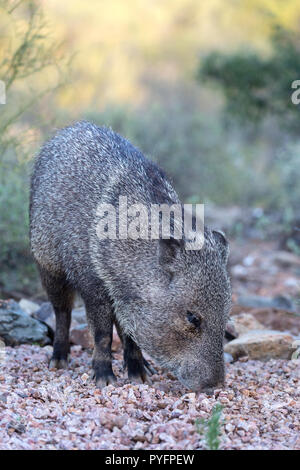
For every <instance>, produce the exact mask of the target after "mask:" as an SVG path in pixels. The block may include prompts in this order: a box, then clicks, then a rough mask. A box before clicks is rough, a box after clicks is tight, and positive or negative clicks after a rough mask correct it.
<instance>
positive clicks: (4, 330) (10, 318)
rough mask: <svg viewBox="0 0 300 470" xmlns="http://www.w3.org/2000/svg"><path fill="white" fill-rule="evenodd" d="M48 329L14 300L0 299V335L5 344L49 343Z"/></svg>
mask: <svg viewBox="0 0 300 470" xmlns="http://www.w3.org/2000/svg"><path fill="white" fill-rule="evenodd" d="M47 333H48V329H47V327H46V326H45V325H43V324H42V323H40V322H39V321H38V320H36V319H35V318H32V317H31V316H30V315H28V314H27V313H25V312H24V311H23V310H22V309H21V307H20V306H19V304H18V303H17V302H15V301H14V300H0V336H1V337H2V338H3V339H4V341H5V343H6V345H9V346H14V345H17V344H22V343H38V344H41V345H45V344H49V342H50V340H49V338H48V335H47Z"/></svg>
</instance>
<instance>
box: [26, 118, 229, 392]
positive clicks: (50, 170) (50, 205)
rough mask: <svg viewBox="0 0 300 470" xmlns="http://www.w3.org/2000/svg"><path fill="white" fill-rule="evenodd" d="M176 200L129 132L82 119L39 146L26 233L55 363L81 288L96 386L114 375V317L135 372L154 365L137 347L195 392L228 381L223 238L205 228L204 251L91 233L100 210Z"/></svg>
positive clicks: (63, 357)
mask: <svg viewBox="0 0 300 470" xmlns="http://www.w3.org/2000/svg"><path fill="white" fill-rule="evenodd" d="M119 196H127V198H128V204H133V203H142V204H145V205H146V206H147V207H149V206H150V204H153V203H156V204H162V203H166V204H173V203H177V204H180V200H179V198H178V196H177V194H176V192H175V190H174V189H173V187H172V185H171V183H170V182H169V181H168V179H167V178H166V176H165V175H164V173H163V172H162V171H161V170H160V169H159V168H158V167H157V166H156V165H155V164H154V163H153V162H151V161H150V160H148V159H146V158H145V157H144V156H143V155H142V154H141V152H140V151H139V150H137V149H136V148H135V147H134V146H133V145H131V144H130V143H129V142H128V141H127V140H126V139H124V138H123V137H121V136H120V135H118V134H116V133H115V132H113V131H112V130H110V129H107V128H105V127H97V126H95V125H93V124H91V123H89V122H79V123H76V124H74V125H73V126H70V127H67V128H65V129H62V130H60V131H58V132H57V133H56V135H55V136H54V137H53V138H52V139H50V140H49V141H48V142H46V143H45V145H44V146H43V147H42V149H41V151H40V153H39V155H38V156H37V158H36V160H35V165H34V171H33V175H32V181H31V197H30V238H31V248H32V253H33V256H34V258H35V260H36V262H37V265H38V267H39V270H40V274H41V279H42V283H43V285H44V287H45V289H46V291H47V293H48V296H49V299H50V301H51V302H52V304H53V307H54V310H55V314H56V334H55V340H54V350H53V357H52V360H51V367H58V368H59V367H66V365H67V356H68V351H69V327H70V319H71V311H72V301H73V295H74V293H75V292H78V293H79V294H80V295H81V297H82V299H83V301H84V303H85V307H86V312H87V319H88V323H89V326H90V329H91V331H92V333H93V335H94V342H95V347H94V353H93V370H94V374H95V377H96V382H97V384H98V386H100V387H101V386H105V385H106V384H108V383H111V382H113V381H114V380H115V377H114V374H113V371H112V366H111V337H112V328H113V324H114V323H115V324H116V326H117V329H118V332H119V335H120V336H121V339H122V342H123V346H124V361H125V366H126V367H127V369H128V375H129V377H130V378H132V379H141V380H145V375H146V372H148V371H149V370H151V367H150V365H149V364H148V363H147V361H145V359H144V358H143V355H142V352H141V350H144V351H145V352H147V353H148V354H149V355H150V356H151V357H153V359H154V360H156V361H157V362H158V363H159V364H160V365H162V366H163V367H166V368H167V369H169V370H170V371H171V372H172V373H174V374H175V375H176V376H177V377H178V379H179V380H180V381H181V382H182V383H183V384H184V385H186V386H187V387H188V388H190V389H192V390H207V389H211V388H213V387H216V386H220V385H221V384H223V382H224V360H223V338H224V331H225V325H226V322H227V318H228V314H229V309H230V303H231V289H230V282H229V277H228V274H227V269H226V264H227V257H228V243H227V241H226V239H225V237H224V235H223V234H222V233H220V232H216V231H212V230H210V229H208V228H205V243H204V246H203V248H202V249H201V250H186V249H185V246H184V243H182V242H179V241H176V240H174V239H170V240H149V241H148V240H132V239H128V240H118V239H117V240H109V239H104V240H103V239H102V240H101V239H99V237H98V236H97V233H96V221H97V207H98V205H99V204H100V203H109V204H113V205H114V206H116V205H117V204H118V200H119Z"/></svg>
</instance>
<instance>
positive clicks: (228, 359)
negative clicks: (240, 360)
mask: <svg viewBox="0 0 300 470" xmlns="http://www.w3.org/2000/svg"><path fill="white" fill-rule="evenodd" d="M224 361H225V363H226V364H230V363H231V362H233V357H232V355H231V354H229V353H228V352H224Z"/></svg>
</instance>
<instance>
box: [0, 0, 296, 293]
mask: <svg viewBox="0 0 300 470" xmlns="http://www.w3.org/2000/svg"><path fill="white" fill-rule="evenodd" d="M299 24H300V3H299V2H298V1H297V0H286V1H285V2H282V1H281V0H260V1H259V0H247V1H246V0H243V1H242V0H227V1H226V2H225V1H223V0H202V1H201V2H199V1H198V0H165V1H163V2H162V1H160V0H127V1H126V2H124V0H114V1H109V0H89V2H83V1H80V0H72V1H69V2H61V1H58V0H52V1H51V2H49V1H41V0H40V1H27V0H23V1H22V0H21V1H20V0H0V80H3V81H4V82H5V84H6V93H7V96H6V104H5V105H0V294H1V295H4V296H5V295H8V294H11V293H13V292H15V291H18V292H22V293H24V294H26V295H29V294H31V293H32V292H34V289H35V288H36V279H37V275H36V270H35V267H34V265H33V263H32V259H31V257H30V252H29V245H28V192H29V191H28V188H29V186H28V181H29V175H30V168H31V162H32V158H33V156H34V154H35V153H36V152H37V150H38V148H39V146H40V145H41V143H42V142H43V140H44V139H46V138H47V137H49V135H51V132H53V129H55V128H57V127H61V126H64V125H67V124H69V123H70V122H72V121H75V120H78V119H89V120H92V121H94V122H95V123H97V124H101V125H103V124H104V125H108V126H112V127H113V129H114V130H116V131H119V132H120V133H121V134H123V135H124V136H126V137H127V138H129V139H130V140H131V141H132V142H133V143H134V144H136V145H137V146H138V147H140V149H141V150H142V151H143V152H144V153H145V154H146V155H148V156H150V157H151V158H153V159H154V160H156V161H157V162H159V164H160V165H161V166H162V167H163V168H164V169H165V170H166V172H167V173H168V174H169V176H170V177H171V179H172V180H173V182H174V185H175V187H176V189H177V190H178V192H179V194H180V196H181V197H182V198H183V200H184V201H185V202H189V201H190V202H205V203H211V204H216V205H218V206H226V207H229V206H230V207H232V206H239V207H242V208H249V207H259V208H262V209H263V211H264V212H263V213H264V214H265V217H268V214H276V217H277V219H276V220H279V222H280V224H281V225H282V231H283V232H285V233H287V234H288V233H289V230H291V231H292V230H293V229H294V227H295V224H297V220H299V219H300V214H299V201H300V185H299V180H300V165H299V151H300V132H299V131H300V122H299V119H298V117H299V106H295V105H293V104H292V102H291V94H292V91H293V90H292V89H291V83H292V82H293V81H294V80H297V79H300V54H299V52H300V34H299ZM287 247H288V249H291V250H294V251H297V250H298V249H299V247H298V246H297V244H296V243H295V242H294V241H293V239H292V238H291V240H290V243H289V244H287Z"/></svg>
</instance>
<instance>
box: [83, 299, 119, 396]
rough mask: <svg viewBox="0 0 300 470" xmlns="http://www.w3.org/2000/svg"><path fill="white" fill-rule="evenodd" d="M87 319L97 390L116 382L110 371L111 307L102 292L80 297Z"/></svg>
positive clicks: (112, 318)
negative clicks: (92, 341) (91, 339)
mask: <svg viewBox="0 0 300 470" xmlns="http://www.w3.org/2000/svg"><path fill="white" fill-rule="evenodd" d="M82 297H83V300H84V303H85V308H86V314H87V319H88V322H89V325H90V329H91V331H92V333H93V336H94V343H95V344H94V352H93V361H92V367H93V376H94V378H95V380H96V385H97V387H99V388H102V387H105V386H106V385H109V384H111V383H114V382H115V381H116V377H115V375H114V373H113V370H112V363H111V359H112V355H111V343H112V332H113V321H114V315H113V307H112V304H111V302H110V300H109V298H108V297H107V295H106V294H105V292H104V291H103V290H101V292H100V291H99V292H97V291H95V290H94V294H93V296H92V298H91V297H88V296H85V295H84V294H83V295H82Z"/></svg>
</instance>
